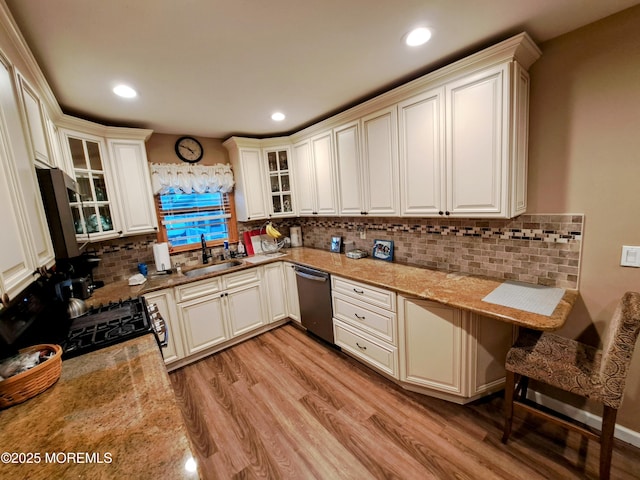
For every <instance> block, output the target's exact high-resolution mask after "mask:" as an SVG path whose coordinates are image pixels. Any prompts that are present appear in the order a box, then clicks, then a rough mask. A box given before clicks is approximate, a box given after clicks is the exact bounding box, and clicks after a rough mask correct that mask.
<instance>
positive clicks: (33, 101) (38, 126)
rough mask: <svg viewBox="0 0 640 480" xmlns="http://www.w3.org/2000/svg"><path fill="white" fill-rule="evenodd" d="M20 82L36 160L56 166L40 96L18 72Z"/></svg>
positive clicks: (46, 164)
mask: <svg viewBox="0 0 640 480" xmlns="http://www.w3.org/2000/svg"><path fill="white" fill-rule="evenodd" d="M18 83H19V85H20V93H21V97H22V98H21V100H22V106H23V108H24V112H25V117H26V120H27V130H28V133H29V138H30V140H31V142H30V143H31V147H32V149H33V156H34V160H35V161H36V162H39V163H41V164H43V165H44V166H46V167H55V166H56V165H55V163H54V162H53V159H52V157H51V155H50V153H49V145H48V140H47V136H48V135H47V130H46V122H45V119H44V112H43V108H42V104H41V102H40V97H39V96H38V94H37V93H36V91H35V90H34V89H33V88H32V87H31V86H30V85H29V83H28V82H27V81H26V80H25V78H24V77H23V76H22V75H20V74H18Z"/></svg>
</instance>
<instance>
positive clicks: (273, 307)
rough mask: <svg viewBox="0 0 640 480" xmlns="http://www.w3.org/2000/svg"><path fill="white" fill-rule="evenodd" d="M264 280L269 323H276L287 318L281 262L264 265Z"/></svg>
mask: <svg viewBox="0 0 640 480" xmlns="http://www.w3.org/2000/svg"><path fill="white" fill-rule="evenodd" d="M263 268H264V278H265V282H264V284H265V286H266V290H267V292H266V293H267V303H268V306H269V321H271V322H277V321H278V320H284V319H285V318H287V289H286V285H285V278H284V271H283V268H284V264H283V263H282V262H275V263H269V264H267V265H264V267H263Z"/></svg>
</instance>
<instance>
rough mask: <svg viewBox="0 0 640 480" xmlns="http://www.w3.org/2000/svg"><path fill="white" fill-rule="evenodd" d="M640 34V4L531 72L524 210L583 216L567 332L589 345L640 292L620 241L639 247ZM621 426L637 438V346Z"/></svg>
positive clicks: (577, 35) (571, 40)
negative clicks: (623, 262)
mask: <svg viewBox="0 0 640 480" xmlns="http://www.w3.org/2000/svg"><path fill="white" fill-rule="evenodd" d="M638 32H640V7H634V8H632V9H629V10H626V11H624V12H622V13H620V14H617V15H614V16H612V17H609V18H606V19H604V20H601V21H600V22H597V23H594V24H591V25H589V26H587V27H584V28H581V29H579V30H576V31H574V32H571V33H569V34H566V35H563V36H561V37H558V38H556V39H553V40H551V41H549V42H546V43H544V44H542V45H540V47H541V49H542V51H543V55H542V57H541V58H540V60H538V61H537V62H536V63H535V64H534V65H533V67H532V68H531V71H530V73H531V108H530V137H529V138H530V147H529V184H528V188H529V197H528V201H529V208H528V210H527V213H584V214H585V227H584V239H583V242H584V243H583V254H582V263H581V278H580V287H579V288H580V296H581V301H580V303H579V304H578V305H577V306H576V308H575V309H574V311H573V312H572V314H571V316H570V317H569V319H568V321H567V324H566V326H565V327H564V328H563V330H562V331H561V333H563V334H566V335H568V336H572V337H574V338H581V339H585V340H587V341H590V342H594V341H595V342H597V341H598V336H599V335H601V334H602V333H603V331H604V330H605V327H606V325H607V323H608V321H609V319H610V317H611V315H612V313H613V310H614V308H615V305H616V303H617V301H618V299H619V298H620V297H621V296H622V295H623V293H624V292H625V291H628V290H635V291H640V268H629V267H621V266H620V265H619V264H620V255H621V247H622V245H640V34H639V33H638ZM594 327H595V328H594ZM598 334H599V335H598ZM598 414H599V412H598ZM618 423H619V424H621V425H624V426H626V427H628V428H630V429H632V430H634V431H636V432H640V347H637V348H636V353H635V356H634V358H633V366H632V369H631V372H630V378H629V380H628V383H627V390H626V395H625V399H624V403H623V405H622V408H621V410H620V412H619V416H618Z"/></svg>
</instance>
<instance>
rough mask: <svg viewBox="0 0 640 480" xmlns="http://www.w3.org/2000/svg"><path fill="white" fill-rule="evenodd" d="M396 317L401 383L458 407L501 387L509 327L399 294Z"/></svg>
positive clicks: (508, 344) (503, 323)
mask: <svg viewBox="0 0 640 480" xmlns="http://www.w3.org/2000/svg"><path fill="white" fill-rule="evenodd" d="M398 317H399V321H398V327H399V329H398V334H399V338H400V343H399V351H400V381H401V382H402V383H403V385H405V386H407V387H408V388H411V386H413V388H411V389H415V390H416V391H418V392H420V393H425V394H429V395H433V396H436V397H440V398H444V399H447V400H451V401H454V402H457V403H467V402H469V401H471V400H473V399H475V398H478V397H480V396H482V395H485V394H488V393H491V392H493V391H496V390H498V389H500V388H502V386H503V385H504V359H505V356H506V353H507V350H508V349H509V347H510V346H511V342H512V338H513V333H512V332H513V329H512V326H511V325H509V324H508V323H505V322H500V321H497V320H492V319H489V318H482V317H480V316H476V315H470V314H468V313H467V312H463V311H461V310H458V309H454V308H451V307H447V306H445V305H441V304H438V303H435V302H430V301H427V300H419V299H410V298H405V297H403V296H399V297H398Z"/></svg>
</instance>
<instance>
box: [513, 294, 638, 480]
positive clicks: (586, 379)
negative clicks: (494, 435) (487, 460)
mask: <svg viewBox="0 0 640 480" xmlns="http://www.w3.org/2000/svg"><path fill="white" fill-rule="evenodd" d="M639 331H640V293H636V292H627V293H625V294H624V296H623V297H622V299H621V300H620V303H619V304H618V307H617V308H616V311H615V313H614V315H613V318H612V320H611V324H610V325H609V327H608V331H607V337H606V340H605V342H604V344H603V349H602V350H599V349H597V348H594V347H592V346H589V345H585V344H583V343H580V342H577V341H576V340H571V339H568V338H565V337H561V336H559V335H555V334H552V333H547V332H545V333H541V332H534V331H530V330H527V331H524V332H523V333H522V334H521V335H520V337H519V338H518V340H517V341H516V343H515V345H514V346H513V347H512V348H511V349H510V350H509V352H508V353H507V359H506V369H507V377H506V385H505V402H504V415H505V422H504V434H503V436H502V441H503V442H504V443H506V442H507V440H508V439H509V435H510V434H511V425H512V421H513V412H514V409H519V410H522V411H524V412H527V413H531V414H533V415H535V416H538V417H541V418H543V419H545V420H549V421H552V422H554V423H557V424H560V425H562V426H564V427H566V428H568V429H570V430H572V431H575V432H578V433H580V434H582V435H584V436H585V437H587V438H590V439H593V440H596V441H598V442H599V443H600V478H601V479H602V480H605V479H608V478H609V473H610V470H611V455H612V450H613V433H614V429H615V426H616V415H617V413H618V409H619V408H620V404H621V402H622V396H623V393H624V387H625V382H626V378H627V372H628V370H629V364H630V362H631V356H632V355H633V350H634V348H635V344H636V339H637V338H638V332H639ZM530 378H531V379H534V380H536V381H539V382H542V383H546V384H548V385H552V386H554V387H557V388H560V389H562V390H565V391H568V392H572V393H575V394H577V395H581V396H583V397H586V398H589V399H591V400H595V401H597V402H600V403H602V404H603V415H602V428H601V431H600V432H594V431H593V430H591V429H588V428H587V427H585V426H583V425H578V424H577V423H574V422H569V421H567V420H565V419H562V418H559V417H556V416H554V415H553V414H551V413H547V412H546V411H545V412H543V411H541V410H540V409H539V408H538V406H537V405H536V404H535V403H534V402H531V401H528V400H527V399H526V395H527V384H528V380H529V379H530ZM516 382H517V385H516Z"/></svg>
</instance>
